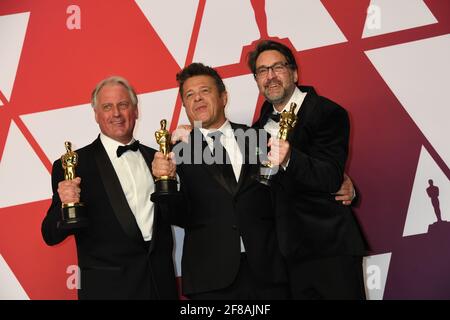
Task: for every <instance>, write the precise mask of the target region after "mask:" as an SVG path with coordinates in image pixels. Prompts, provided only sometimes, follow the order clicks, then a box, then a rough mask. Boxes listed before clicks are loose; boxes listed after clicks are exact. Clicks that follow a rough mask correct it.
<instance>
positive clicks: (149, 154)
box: [139, 145, 159, 253]
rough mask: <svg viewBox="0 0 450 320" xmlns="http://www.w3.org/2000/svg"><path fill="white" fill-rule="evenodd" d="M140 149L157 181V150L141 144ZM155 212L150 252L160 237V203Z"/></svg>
mask: <svg viewBox="0 0 450 320" xmlns="http://www.w3.org/2000/svg"><path fill="white" fill-rule="evenodd" d="M139 151H140V152H141V154H142V156H143V157H144V160H145V163H146V164H147V166H148V169H149V170H150V175H151V177H152V179H153V182H154V181H155V179H154V177H153V173H152V170H151V168H152V161H153V158H154V157H155V151H154V150H153V149H150V148H144V147H143V146H142V145H139ZM150 196H151V195H150V194H149V195H148V201H150ZM153 208H154V214H153V232H152V242H151V244H150V247H149V253H151V252H152V251H153V248H154V246H155V243H156V241H157V238H158V232H157V230H158V228H157V226H158V220H159V207H158V203H155V204H154V206H153Z"/></svg>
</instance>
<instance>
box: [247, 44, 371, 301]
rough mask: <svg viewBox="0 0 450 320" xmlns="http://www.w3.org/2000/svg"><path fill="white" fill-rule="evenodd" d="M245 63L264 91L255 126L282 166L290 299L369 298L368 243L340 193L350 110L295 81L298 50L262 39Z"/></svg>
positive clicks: (280, 198)
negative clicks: (291, 121) (289, 125)
mask: <svg viewBox="0 0 450 320" xmlns="http://www.w3.org/2000/svg"><path fill="white" fill-rule="evenodd" d="M248 65H249V67H250V69H251V71H252V72H253V74H254V76H255V80H256V83H257V85H258V88H259V91H260V93H261V94H262V95H263V96H264V97H265V98H266V101H265V102H264V104H263V106H262V110H261V115H260V117H259V119H258V121H257V122H256V123H255V127H256V128H264V129H265V130H266V131H267V132H268V133H269V134H270V135H271V136H272V138H271V139H270V140H269V146H270V147H271V151H270V153H269V154H268V158H269V160H270V161H271V162H272V164H274V165H279V166H280V168H281V169H280V171H279V172H278V174H277V175H276V177H275V181H274V183H273V186H272V190H273V193H274V199H275V200H274V201H275V206H276V225H277V236H278V241H279V242H280V248H281V251H282V253H283V256H284V257H285V258H286V261H287V266H288V273H289V277H290V279H289V281H290V286H291V292H292V295H293V298H295V299H364V298H365V290H364V280H363V269H362V256H363V255H364V253H365V243H364V240H363V237H362V234H361V232H360V229H359V226H358V223H357V220H356V218H355V217H354V215H353V213H352V211H351V208H350V207H349V206H345V205H343V204H342V202H340V201H339V202H338V201H336V200H335V196H336V192H337V190H338V189H339V187H340V186H341V183H342V179H343V173H344V167H345V162H346V160H347V154H348V140H349V119H348V115H347V112H346V111H345V110H344V109H343V108H342V107H340V106H339V105H338V104H336V103H334V102H333V101H331V100H329V99H327V98H324V97H321V96H319V95H317V93H316V91H315V90H314V88H313V87H307V86H297V85H296V84H297V80H298V74H297V72H298V69H297V64H296V61H295V58H294V55H293V54H292V52H291V51H290V49H289V48H288V47H286V46H285V45H283V44H281V43H278V42H275V41H262V42H260V43H259V44H258V45H257V46H256V48H255V50H254V51H252V52H251V53H250V54H249V56H248ZM292 102H295V103H296V104H297V108H296V110H295V112H296V115H297V118H298V120H297V125H296V126H295V128H294V129H293V131H292V132H291V135H290V137H289V138H288V140H287V141H285V140H280V139H277V136H276V134H277V132H278V130H279V128H280V127H279V124H278V122H277V120H278V119H279V114H280V113H281V112H282V111H283V110H289V109H290V106H291V103H292ZM277 118H278V119H277Z"/></svg>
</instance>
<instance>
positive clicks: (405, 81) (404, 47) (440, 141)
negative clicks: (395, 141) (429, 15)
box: [366, 34, 450, 166]
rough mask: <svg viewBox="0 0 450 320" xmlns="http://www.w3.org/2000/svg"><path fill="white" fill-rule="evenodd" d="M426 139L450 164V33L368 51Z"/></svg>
mask: <svg viewBox="0 0 450 320" xmlns="http://www.w3.org/2000/svg"><path fill="white" fill-rule="evenodd" d="M366 54H367V56H368V57H369V59H370V61H371V62H372V64H373V65H374V66H375V68H376V69H377V71H378V72H379V73H380V75H381V77H382V78H383V79H384V81H385V82H386V83H387V85H388V86H389V88H390V89H391V90H392V92H393V93H394V94H395V96H396V97H397V99H398V100H399V101H400V103H401V104H402V106H403V108H404V109H405V110H406V111H407V112H408V114H409V115H410V117H411V118H412V119H413V120H414V122H415V123H416V125H417V126H418V127H419V129H420V130H421V131H422V133H423V134H424V136H425V137H426V138H427V140H428V141H429V142H430V143H431V144H432V145H433V147H434V149H435V150H436V151H437V152H438V153H439V155H440V156H441V158H442V159H443V160H444V162H445V163H446V164H447V166H450V148H449V142H448V137H450V126H449V119H450V108H449V106H450V105H449V102H448V92H449V90H450V85H449V84H450V82H449V78H448V77H449V74H450V63H449V62H448V61H449V60H448V59H449V57H450V34H446V35H443V36H438V37H434V38H428V39H424V40H419V41H413V42H409V43H404V44H400V45H395V46H390V47H385V48H380V49H375V50H371V51H366Z"/></svg>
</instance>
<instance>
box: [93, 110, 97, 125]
mask: <svg viewBox="0 0 450 320" xmlns="http://www.w3.org/2000/svg"><path fill="white" fill-rule="evenodd" d="M95 108H96V107H94V108H93V109H94V115H95V122H97V123H98V115H97V109H95Z"/></svg>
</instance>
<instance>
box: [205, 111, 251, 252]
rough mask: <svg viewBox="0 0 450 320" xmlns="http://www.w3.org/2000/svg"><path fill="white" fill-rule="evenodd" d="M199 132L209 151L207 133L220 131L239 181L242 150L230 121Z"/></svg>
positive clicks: (242, 247) (242, 243)
mask: <svg viewBox="0 0 450 320" xmlns="http://www.w3.org/2000/svg"><path fill="white" fill-rule="evenodd" d="M199 129H200V131H201V133H202V134H203V136H204V137H205V139H206V142H207V143H208V146H209V149H210V150H211V152H212V151H213V150H214V139H213V138H211V137H209V136H208V133H212V132H216V131H220V132H222V135H221V136H220V142H221V143H222V145H223V147H224V148H225V150H226V151H227V153H228V156H229V157H230V161H231V166H232V167H233V172H234V177H235V178H236V182H238V181H239V177H240V175H241V168H242V162H243V158H242V152H241V149H239V145H238V143H237V141H236V138H235V136H234V132H233V128H232V127H231V124H230V121H228V120H226V121H225V122H224V124H223V125H222V126H221V127H220V128H218V129H205V128H199ZM240 239H241V252H245V247H244V242H243V241H242V237H240Z"/></svg>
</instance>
